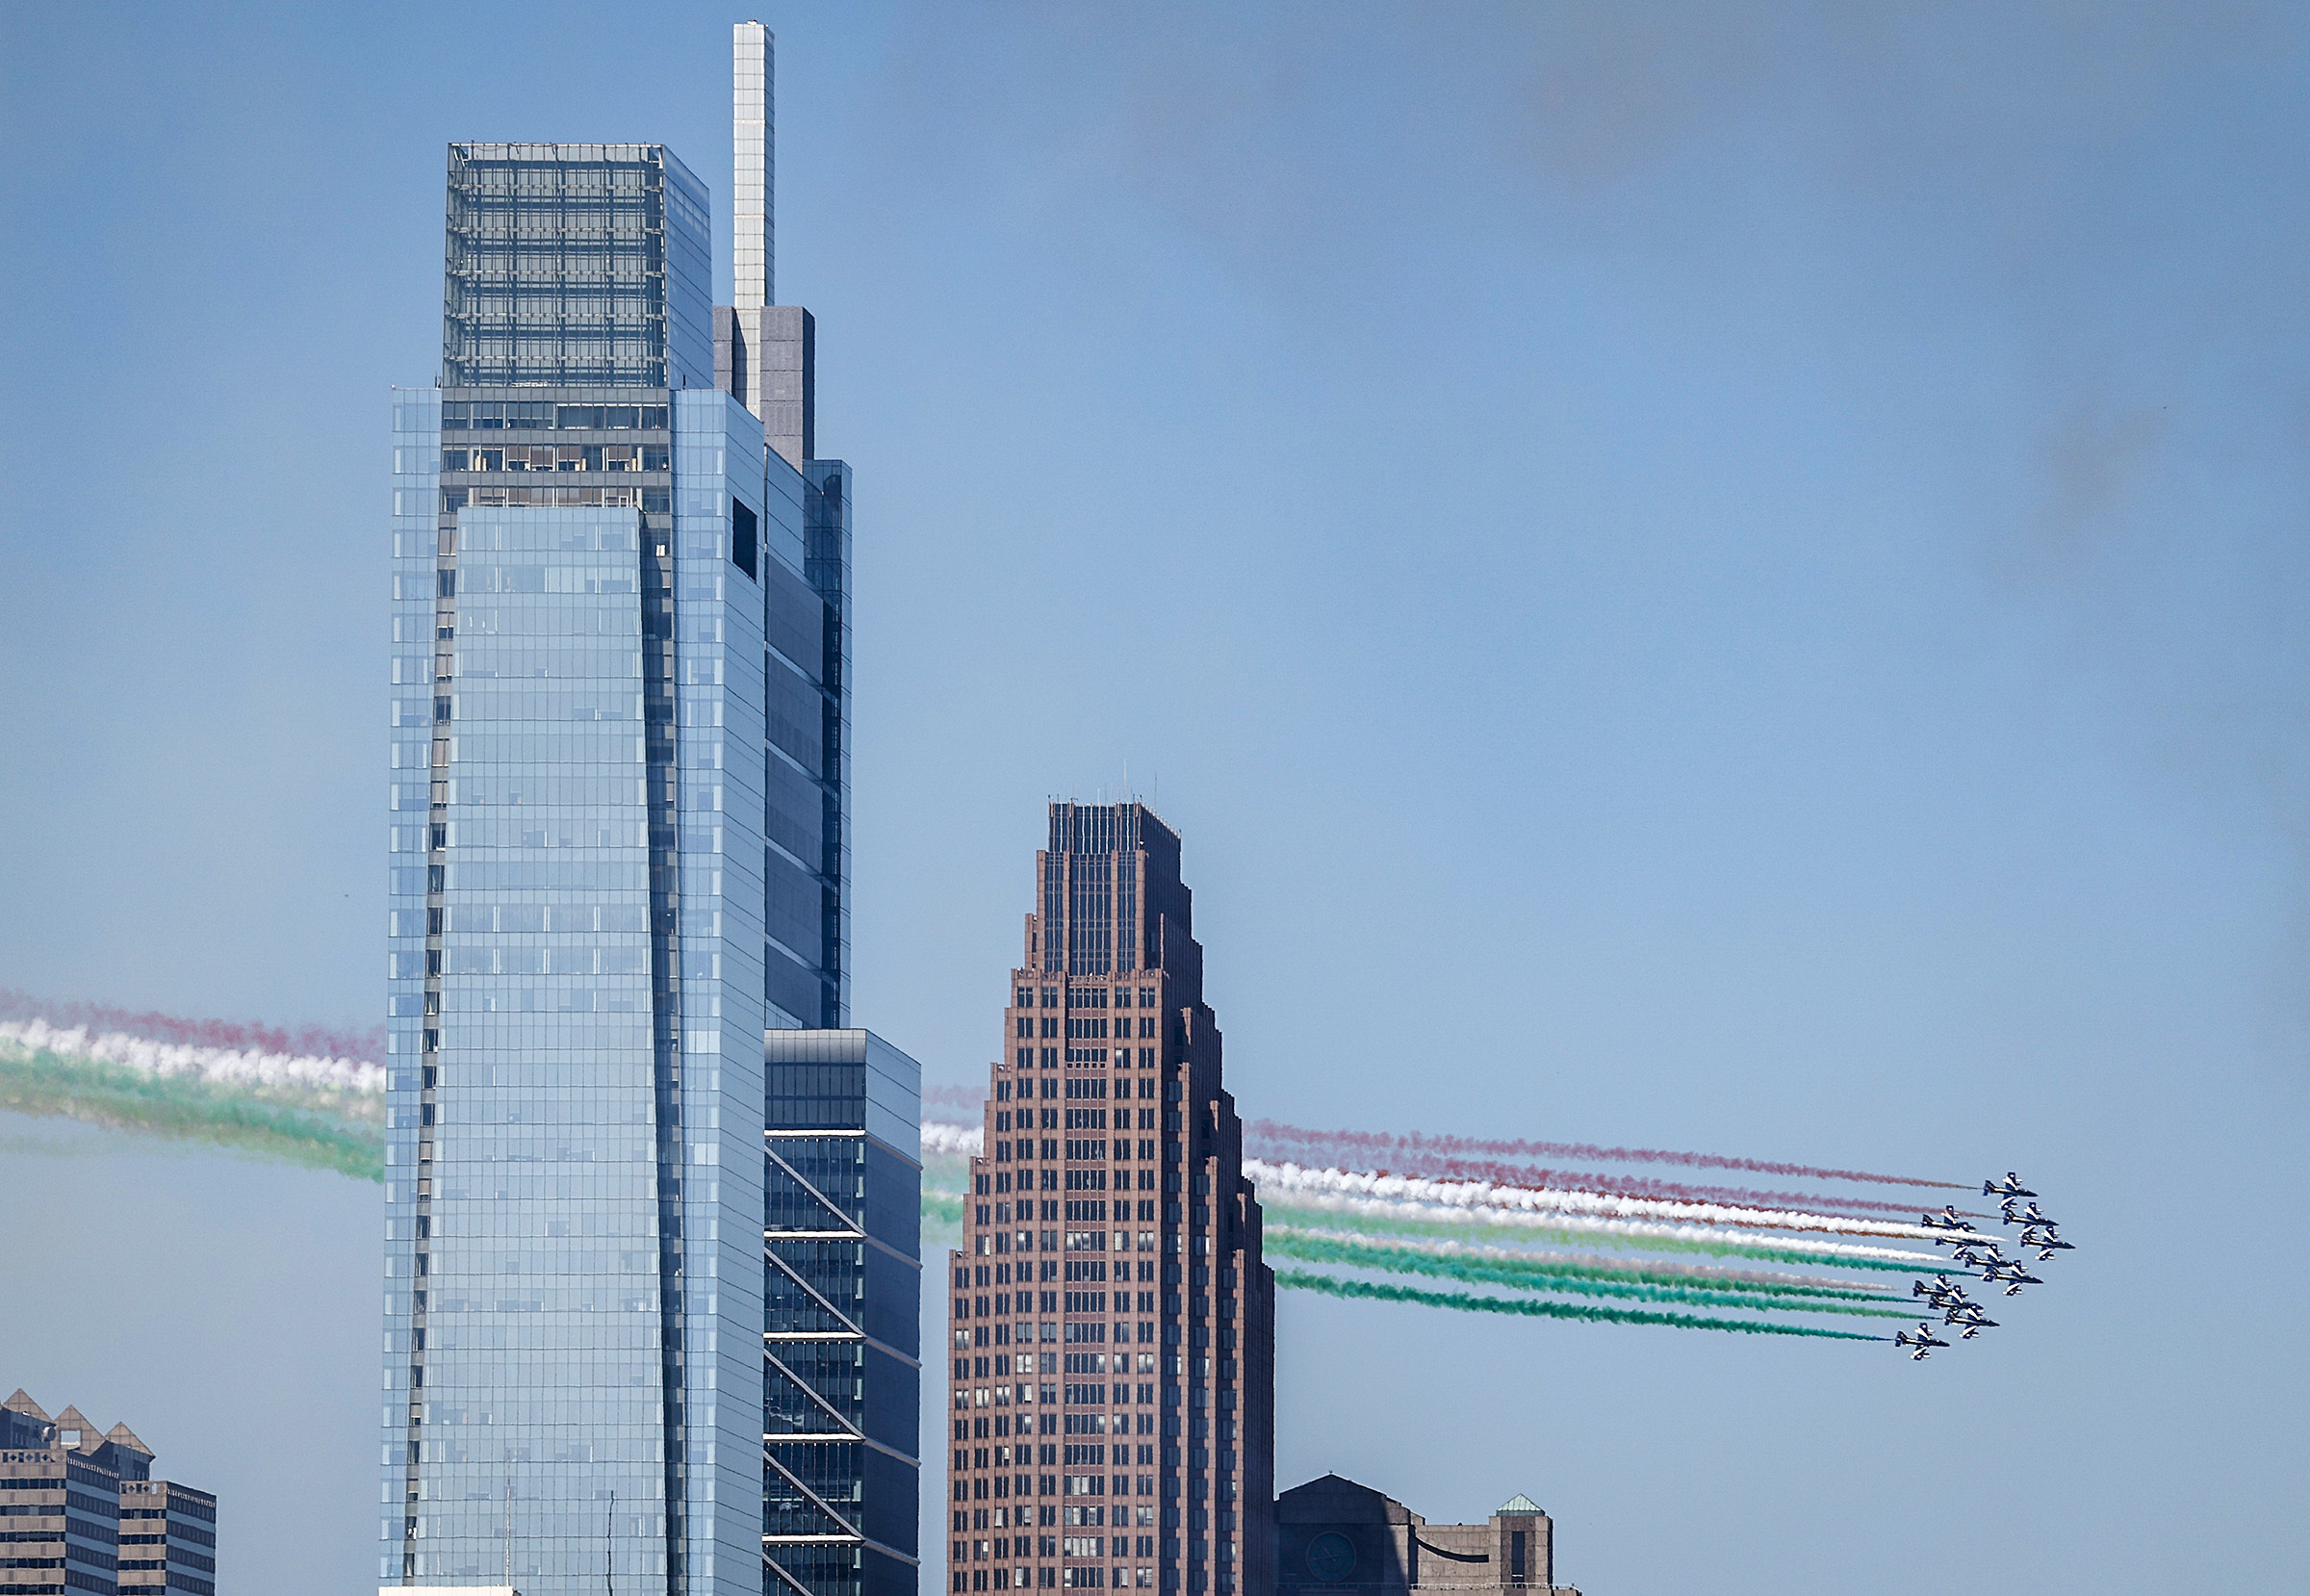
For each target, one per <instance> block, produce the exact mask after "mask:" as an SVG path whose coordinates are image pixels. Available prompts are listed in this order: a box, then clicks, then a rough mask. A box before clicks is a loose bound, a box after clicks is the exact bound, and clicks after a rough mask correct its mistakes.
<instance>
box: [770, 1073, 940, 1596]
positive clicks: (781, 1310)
mask: <svg viewBox="0 0 2310 1596" xmlns="http://www.w3.org/2000/svg"><path fill="white" fill-rule="evenodd" d="M765 1053H766V1057H767V1060H768V1065H769V1069H768V1078H769V1091H770V1098H769V1125H770V1129H769V1138H768V1149H769V1194H768V1195H769V1219H768V1224H767V1245H766V1247H765V1249H764V1250H765V1256H764V1260H763V1264H764V1269H763V1275H764V1285H763V1299H764V1301H765V1302H766V1304H767V1319H766V1333H765V1336H764V1346H765V1356H764V1364H765V1368H766V1374H765V1376H764V1379H763V1391H762V1430H763V1434H764V1437H765V1442H764V1449H763V1450H764V1453H765V1455H766V1461H767V1464H768V1467H767V1470H766V1472H765V1474H764V1476H763V1480H762V1487H763V1489H762V1529H763V1539H764V1553H765V1556H766V1557H767V1558H768V1560H769V1562H770V1565H771V1567H772V1570H773V1572H774V1573H775V1574H776V1576H777V1577H778V1578H779V1579H780V1581H781V1582H782V1583H783V1584H784V1585H785V1586H786V1587H787V1590H788V1591H789V1592H801V1591H807V1592H809V1593H811V1596H902V1593H905V1592H911V1591H912V1590H913V1589H914V1588H915V1562H916V1556H917V1538H918V1532H917V1519H916V1515H917V1511H918V1498H919V1481H920V1475H921V1467H920V1462H919V1458H918V1447H919V1442H918V1435H919V1433H920V1431H919V1423H920V1414H919V1412H918V1407H917V1403H918V1400H919V1393H920V1373H919V1371H920V1357H921V1347H920V1344H919V1343H920V1333H919V1332H920V1326H921V1304H922V1266H921V1256H922V1252H921V1215H922V1158H921V1154H922V1145H921V1132H920V1101H921V1070H920V1068H919V1067H917V1066H916V1065H915V1063H914V1061H913V1060H911V1059H910V1058H908V1057H907V1056H906V1055H905V1054H904V1053H901V1052H900V1051H898V1049H896V1048H894V1047H892V1046H891V1045H890V1044H889V1043H886V1042H884V1041H883V1040H882V1039H881V1038H880V1037H877V1036H874V1035H873V1034H871V1033H869V1032H866V1031H845V1030H834V1031H773V1032H771V1033H770V1035H769V1037H768V1038H767V1041H766V1045H765Z"/></svg>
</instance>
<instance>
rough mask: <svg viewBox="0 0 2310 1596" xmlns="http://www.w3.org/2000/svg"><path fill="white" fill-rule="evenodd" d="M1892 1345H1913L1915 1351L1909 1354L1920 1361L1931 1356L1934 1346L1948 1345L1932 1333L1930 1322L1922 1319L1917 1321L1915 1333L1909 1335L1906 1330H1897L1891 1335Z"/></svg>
mask: <svg viewBox="0 0 2310 1596" xmlns="http://www.w3.org/2000/svg"><path fill="white" fill-rule="evenodd" d="M1893 1345H1894V1346H1896V1347H1914V1348H1915V1349H1916V1351H1913V1352H1911V1353H1910V1354H1909V1355H1910V1357H1911V1359H1912V1361H1914V1362H1917V1363H1922V1362H1924V1361H1925V1360H1926V1359H1927V1358H1929V1357H1931V1356H1933V1350H1934V1349H1935V1348H1936V1347H1946V1346H1948V1345H1949V1343H1947V1342H1946V1341H1943V1340H1941V1339H1940V1338H1939V1337H1938V1336H1937V1335H1935V1334H1934V1333H1933V1326H1932V1325H1931V1324H1929V1323H1927V1322H1926V1321H1924V1320H1919V1321H1918V1322H1917V1333H1916V1334H1915V1335H1911V1334H1910V1333H1909V1332H1908V1331H1907V1330H1900V1331H1897V1332H1895V1334H1894V1336H1893Z"/></svg>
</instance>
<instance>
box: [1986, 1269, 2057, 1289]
mask: <svg viewBox="0 0 2310 1596" xmlns="http://www.w3.org/2000/svg"><path fill="white" fill-rule="evenodd" d="M1984 1278H1986V1279H1988V1280H1989V1282H1990V1283H1991V1284H1993V1285H2002V1286H2004V1287H2005V1294H2006V1296H2008V1297H2018V1296H2020V1295H2021V1288H2022V1287H2023V1286H2041V1285H2043V1284H2044V1283H2045V1282H2044V1281H2042V1280H2040V1279H2039V1278H2038V1277H2037V1276H2036V1275H2035V1274H2030V1273H2029V1272H2028V1271H2027V1270H2025V1269H2023V1268H2022V1267H2021V1265H2020V1264H2018V1263H2004V1264H1992V1265H1991V1266H1990V1267H1989V1273H1988V1274H1987V1275H1985V1276H1984Z"/></svg>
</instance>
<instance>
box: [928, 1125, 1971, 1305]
mask: <svg viewBox="0 0 2310 1596" xmlns="http://www.w3.org/2000/svg"><path fill="white" fill-rule="evenodd" d="M985 1140H986V1138H985V1131H984V1127H983V1126H979V1125H958V1124H954V1123H951V1122H948V1121H945V1120H924V1121H923V1126H922V1145H923V1148H924V1150H925V1151H931V1152H946V1153H967V1154H970V1155H972V1156H974V1157H975V1156H977V1155H978V1154H980V1153H981V1152H982V1151H983V1149H984V1146H985ZM1283 1171H1294V1172H1295V1173H1296V1175H1299V1176H1305V1175H1308V1174H1311V1173H1316V1172H1319V1171H1303V1170H1299V1169H1298V1168H1297V1167H1296V1166H1294V1165H1280V1166H1278V1165H1269V1164H1263V1163H1261V1162H1260V1161H1259V1160H1257V1159H1249V1158H1246V1159H1245V1160H1244V1173H1245V1175H1247V1176H1249V1177H1250V1178H1251V1179H1252V1180H1253V1181H1254V1182H1256V1183H1258V1184H1259V1186H1260V1199H1261V1200H1262V1201H1263V1202H1268V1203H1270V1204H1272V1203H1276V1202H1288V1203H1289V1204H1290V1205H1291V1206H1292V1207H1294V1208H1297V1209H1301V1210H1307V1211H1313V1212H1318V1213H1327V1214H1347V1215H1354V1216H1357V1217H1359V1218H1364V1219H1382V1220H1407V1221H1411V1222H1413V1223H1447V1224H1483V1225H1500V1226H1506V1227H1510V1228H1515V1229H1532V1230H1543V1231H1554V1232H1556V1233H1558V1234H1561V1235H1566V1236H1597V1237H1604V1236H1625V1237H1629V1238H1631V1239H1643V1240H1656V1241H1677V1242H1706V1243H1709V1244H1712V1245H1726V1244H1731V1245H1734V1246H1739V1247H1758V1246H1771V1247H1777V1248H1785V1249H1788V1250H1791V1251H1802V1252H1809V1253H1813V1254H1816V1255H1818V1256H1820V1257H1822V1258H1824V1259H1835V1258H1839V1257H1845V1258H1876V1259H1884V1260H1886V1261H1890V1262H1897V1263H1907V1264H1916V1265H1919V1266H1923V1267H1930V1268H1936V1269H1944V1270H1945V1269H1947V1268H1949V1260H1948V1259H1947V1258H1945V1257H1942V1256H1940V1255H1938V1254H1937V1253H1931V1252H1904V1251H1900V1250H1898V1249H1895V1248H1882V1247H1861V1246H1856V1245H1853V1244H1849V1243H1841V1242H1830V1241H1814V1240H1811V1239H1809V1238H1808V1239H1803V1240H1799V1239H1795V1238H1784V1237H1778V1236H1776V1237H1772V1238H1770V1239H1769V1240H1768V1239H1767V1238H1764V1237H1760V1236H1758V1234H1757V1233H1756V1232H1755V1231H1753V1230H1751V1231H1746V1232H1743V1231H1737V1230H1717V1229H1710V1228H1707V1227H1706V1226H1703V1225H1698V1224H1692V1223H1646V1222H1644V1221H1640V1220H1624V1219H1606V1218H1603V1217H1600V1216H1595V1215H1590V1214H1581V1213H1573V1212H1564V1211H1555V1212H1549V1211H1527V1210H1520V1209H1517V1208H1511V1207H1497V1206H1485V1205H1479V1204H1472V1203H1468V1202H1465V1201H1463V1202H1461V1203H1458V1204H1453V1205H1446V1204H1443V1203H1435V1202H1420V1201H1417V1200H1412V1199H1409V1198H1405V1197H1365V1196H1358V1195H1349V1193H1347V1191H1344V1190H1321V1189H1315V1188H1313V1187H1311V1185H1310V1184H1309V1183H1308V1182H1306V1181H1305V1180H1304V1179H1299V1180H1290V1179H1287V1177H1286V1176H1285V1175H1284V1173H1283ZM1328 1172H1330V1173H1333V1174H1338V1173H1340V1172H1341V1171H1328ZM1347 1178H1348V1179H1350V1180H1361V1181H1363V1182H1366V1183H1367V1184H1369V1183H1373V1182H1376V1181H1377V1180H1378V1179H1379V1178H1380V1177H1378V1176H1373V1175H1362V1176H1350V1177H1347ZM1388 1178H1390V1179H1393V1178H1394V1177H1388ZM1418 1184H1423V1185H1429V1186H1435V1185H1441V1184H1443V1183H1441V1182H1435V1181H1426V1182H1419V1183H1418ZM1505 1189H1507V1190H1522V1189H1521V1188H1505ZM1534 1195H1538V1194H1534ZM1559 1195H1564V1196H1574V1195H1577V1194H1569V1193H1567V1194H1559ZM1593 1200H1597V1201H1600V1202H1602V1201H1610V1200H1611V1199H1609V1198H1599V1199H1593ZM1662 1206H1668V1207H1681V1206H1685V1205H1683V1204H1663V1205H1662ZM1927 1234H1930V1232H1927ZM1648 1267H1650V1266H1649V1264H1648Z"/></svg>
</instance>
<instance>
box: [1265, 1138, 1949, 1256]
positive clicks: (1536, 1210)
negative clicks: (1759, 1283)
mask: <svg viewBox="0 0 2310 1596" xmlns="http://www.w3.org/2000/svg"><path fill="white" fill-rule="evenodd" d="M1244 1173H1245V1175H1246V1176H1247V1177H1249V1178H1250V1179H1251V1180H1252V1181H1253V1182H1255V1183H1256V1184H1257V1185H1258V1186H1259V1187H1260V1188H1261V1189H1262V1190H1263V1191H1266V1190H1273V1191H1277V1192H1288V1193H1291V1194H1292V1195H1293V1196H1295V1197H1297V1196H1301V1195H1307V1196H1316V1195H1323V1196H1336V1197H1376V1198H1380V1199H1382V1200H1389V1201H1397V1202H1416V1203H1421V1204H1424V1205H1431V1206H1435V1207H1442V1208H1500V1209H1505V1210H1507V1211H1509V1212H1512V1213H1527V1214H1552V1215H1554V1214H1578V1215H1583V1216H1593V1217H1596V1218H1608V1219H1621V1220H1665V1221H1668V1222H1670V1223H1678V1224H1717V1225H1722V1224H1730V1225H1740V1226H1745V1227H1748V1228H1752V1229H1760V1230H1797V1231H1818V1232H1823V1233H1826V1234H1829V1235H1842V1236H1890V1237H1897V1238H1899V1239H1901V1240H1903V1241H1927V1242H1929V1241H1935V1240H1938V1238H1939V1237H1941V1236H1942V1235H1945V1234H1946V1233H1947V1232H1945V1231H1939V1230H1929V1229H1926V1228H1925V1227H1924V1226H1922V1225H1915V1224H1895V1223H1889V1222H1886V1221H1881V1220H1864V1219H1848V1218H1845V1217H1843V1216H1841V1215H1835V1214H1806V1213H1799V1212H1796V1211H1794V1210H1792V1209H1786V1208H1740V1207H1734V1206H1732V1205H1731V1204H1727V1203H1721V1202H1671V1201H1666V1200H1664V1199H1661V1198H1656V1197H1607V1196H1604V1195H1603V1194H1601V1193H1596V1192H1558V1191H1548V1190H1541V1189H1537V1188H1534V1187H1530V1186H1500V1185H1495V1184H1493V1183H1492V1182H1491V1181H1489V1180H1427V1179H1424V1178H1423V1177H1421V1176H1419V1175H1394V1174H1369V1173H1365V1172H1363V1171H1355V1170H1311V1169H1308V1168H1306V1167H1304V1166H1302V1165H1298V1164H1270V1163H1267V1162H1265V1161H1264V1160H1261V1159H1256V1158H1246V1159H1245V1160H1244Z"/></svg>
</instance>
